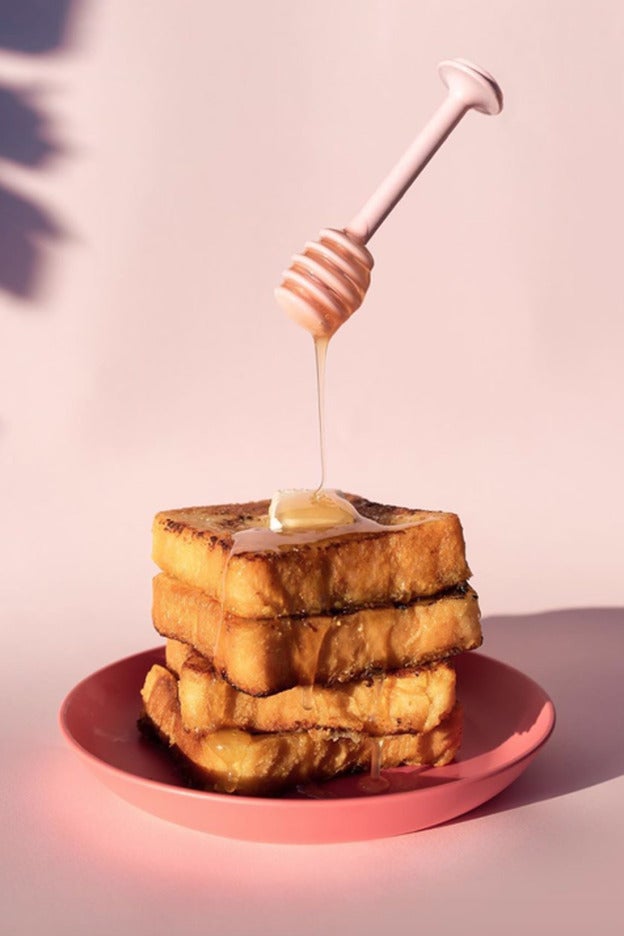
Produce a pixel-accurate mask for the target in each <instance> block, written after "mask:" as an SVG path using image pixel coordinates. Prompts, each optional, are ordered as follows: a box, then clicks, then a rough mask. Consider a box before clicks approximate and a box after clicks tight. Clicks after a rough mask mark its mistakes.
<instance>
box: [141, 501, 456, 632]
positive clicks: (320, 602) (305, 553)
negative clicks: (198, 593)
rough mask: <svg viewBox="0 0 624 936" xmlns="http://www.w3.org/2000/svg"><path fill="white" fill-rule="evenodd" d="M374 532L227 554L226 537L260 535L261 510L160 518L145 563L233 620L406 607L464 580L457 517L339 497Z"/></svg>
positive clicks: (224, 509) (203, 510)
mask: <svg viewBox="0 0 624 936" xmlns="http://www.w3.org/2000/svg"><path fill="white" fill-rule="evenodd" d="M345 496H346V497H347V498H348V499H349V500H351V502H352V503H353V504H354V505H355V507H356V509H357V510H358V511H359V513H360V514H361V515H362V516H363V517H366V518H367V519H369V520H373V521H375V523H378V524H383V529H379V530H376V531H374V532H371V531H370V530H367V531H364V532H358V531H357V530H353V531H348V532H347V533H346V534H345V531H343V533H342V534H341V535H333V536H332V535H331V531H327V535H326V536H325V537H324V538H322V539H315V540H314V541H311V542H305V543H294V544H293V540H292V538H291V539H289V538H288V537H279V535H278V534H276V537H277V539H276V542H277V543H279V548H275V549H270V550H262V551H253V552H242V553H237V552H235V553H234V554H231V551H232V547H233V545H234V540H235V535H236V533H238V532H241V531H243V530H250V529H254V528H264V529H266V527H267V524H268V508H269V502H268V501H256V502H251V503H247V504H230V505H219V506H213V507H192V508H185V509H179V510H168V511H163V512H161V513H159V514H157V516H156V518H155V520H154V525H153V551H152V556H153V559H154V561H155V562H156V564H157V565H158V566H159V568H160V569H162V570H163V571H164V572H166V573H168V574H169V575H171V576H173V577H175V578H177V579H178V580H180V581H181V582H184V583H185V584H187V585H191V586H193V587H195V588H198V589H200V590H202V591H204V592H205V593H206V594H207V595H208V596H209V597H211V598H213V599H215V600H219V601H220V602H221V603H222V604H223V606H224V608H225V609H226V611H228V612H229V613H231V614H235V615H237V616H239V617H249V618H262V617H264V618H272V617H279V616H282V615H289V616H292V615H303V614H305V615H314V614H321V613H326V612H330V611H334V610H344V609H350V608H356V607H361V606H363V605H380V604H387V603H389V602H408V601H411V600H413V599H414V598H416V597H420V596H430V595H435V594H437V593H439V592H441V591H443V590H445V589H447V588H450V587H452V586H454V585H457V584H459V583H460V582H464V581H466V580H467V579H468V578H469V577H470V574H471V573H470V569H469V568H468V565H467V563H466V558H465V547H464V538H463V532H462V528H461V524H460V522H459V518H458V517H457V516H456V515H455V514H453V513H445V512H441V511H424V510H408V509H406V508H400V507H392V506H387V505H383V504H376V503H374V502H372V501H367V500H366V499H364V498H361V497H357V496H355V495H345Z"/></svg>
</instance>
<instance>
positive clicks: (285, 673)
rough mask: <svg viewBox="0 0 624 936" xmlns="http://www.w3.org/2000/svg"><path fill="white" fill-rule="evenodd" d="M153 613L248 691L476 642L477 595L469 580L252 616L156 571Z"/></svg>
mask: <svg viewBox="0 0 624 936" xmlns="http://www.w3.org/2000/svg"><path fill="white" fill-rule="evenodd" d="M152 617H153V622H154V627H155V628H156V630H157V631H158V633H159V634H161V635H162V636H163V637H167V638H173V639H175V640H180V641H182V642H183V643H186V644H190V645H191V646H192V647H194V649H195V650H197V651H198V652H199V653H200V654H201V655H202V656H204V657H206V658H207V659H208V660H210V661H211V662H212V664H213V666H214V668H215V669H216V671H217V672H218V673H219V674H220V675H221V676H223V677H224V678H225V679H226V680H227V681H228V682H229V683H231V684H232V685H233V686H235V687H236V688H238V689H242V690H243V691H244V692H248V693H250V694H251V695H267V694H269V693H272V692H279V691H280V690H282V689H289V688H291V687H292V686H297V685H309V684H310V683H315V682H316V683H321V684H324V685H333V684H335V683H340V682H349V681H351V680H353V679H362V678H364V677H367V676H370V675H372V674H374V673H375V672H376V671H383V672H388V671H392V670H399V669H403V668H405V667H412V668H413V667H418V666H422V665H424V664H425V663H429V662H432V661H434V660H440V659H444V658H447V657H451V656H453V655H454V654H455V653H459V652H462V651H464V650H472V649H474V648H475V647H478V646H480V644H481V641H482V634H481V624H480V614H479V604H478V600H477V595H476V593H475V592H474V591H473V589H472V588H470V586H468V585H462V586H458V587H457V588H455V589H452V590H450V591H448V592H446V593H444V594H443V595H439V596H437V597H435V598H427V599H418V600H416V601H413V602H412V603H411V604H408V605H400V606H394V605H392V606H389V607H383V608H363V609H361V610H358V611H350V612H346V613H342V614H334V615H319V616H314V617H279V618H272V619H271V618H260V619H251V618H241V617H237V616H235V615H232V614H228V613H224V612H222V611H221V608H220V606H219V603H218V602H217V601H216V600H214V599H212V598H210V597H209V596H208V595H207V594H206V593H205V592H202V591H200V590H199V589H198V588H193V587H191V586H189V585H185V584H183V583H182V582H179V581H178V580H177V579H175V578H172V577H171V576H169V575H165V574H164V573H160V574H159V575H157V576H156V577H155V579H154V583H153V603H152Z"/></svg>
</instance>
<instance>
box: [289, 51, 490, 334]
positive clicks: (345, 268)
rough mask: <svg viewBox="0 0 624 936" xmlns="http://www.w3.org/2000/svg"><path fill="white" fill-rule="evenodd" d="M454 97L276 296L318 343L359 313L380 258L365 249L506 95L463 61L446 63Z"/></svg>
mask: <svg viewBox="0 0 624 936" xmlns="http://www.w3.org/2000/svg"><path fill="white" fill-rule="evenodd" d="M438 73H439V74H440V77H441V78H442V81H443V82H444V84H445V85H446V87H447V89H448V94H447V96H446V98H445V99H444V101H443V102H442V104H441V105H440V107H439V108H438V109H437V111H436V112H435V113H434V114H433V116H432V117H431V118H430V120H429V122H428V123H427V124H426V125H425V126H424V127H423V129H422V130H421V131H420V133H419V134H418V136H417V137H416V139H415V140H414V142H413V143H412V144H411V146H410V147H409V149H408V150H407V151H406V152H405V153H404V154H403V156H402V157H401V158H400V159H399V161H398V162H397V164H396V165H395V166H394V168H393V169H392V170H391V171H390V172H389V174H388V175H387V176H386V178H385V179H384V180H383V182H382V183H381V185H379V187H378V188H377V190H376V191H375V192H374V193H373V195H372V196H371V197H370V198H369V199H368V201H367V202H366V203H365V204H364V206H363V207H362V208H361V209H360V211H359V212H358V213H357V214H356V215H355V217H354V218H353V219H352V220H351V221H350V222H349V224H347V226H346V227H345V228H344V229H343V230H342V231H339V230H334V229H332V228H325V229H323V230H322V231H321V232H320V234H319V239H318V240H317V241H309V242H308V243H307V244H306V245H305V247H304V249H303V252H302V253H300V254H297V255H296V256H294V257H293V258H292V262H291V265H290V267H289V268H288V269H287V270H286V271H285V273H284V274H283V279H282V283H281V285H280V286H279V287H278V288H277V289H276V290H275V296H276V299H277V301H278V303H279V305H280V306H281V307H282V309H283V310H284V311H285V312H286V314H287V315H289V316H290V318H292V319H293V320H294V321H295V322H297V323H298V324H299V325H302V326H303V328H305V329H306V330H307V331H309V332H310V333H311V334H312V336H313V337H314V338H315V339H323V338H325V339H328V338H330V337H331V336H332V335H333V334H334V333H335V332H336V331H337V329H338V328H339V327H340V326H341V325H342V324H343V322H345V321H346V320H347V319H348V318H349V317H350V316H351V315H352V314H353V312H355V310H356V309H358V308H359V307H360V305H361V304H362V301H363V299H364V296H365V294H366V291H367V289H368V286H369V283H370V273H371V270H372V268H373V263H374V261H373V257H372V255H371V253H370V251H369V250H367V248H366V246H365V245H366V244H367V243H368V241H369V240H370V238H371V237H372V236H373V234H374V233H375V231H376V230H377V228H378V227H379V225H380V224H381V223H382V221H383V220H384V219H385V218H386V217H387V215H388V214H389V213H390V212H391V211H392V209H393V208H394V206H395V205H396V204H397V202H398V201H400V199H401V198H402V197H403V195H404V194H405V192H406V191H407V189H408V188H409V187H410V185H411V184H412V182H413V181H414V180H415V179H416V177H417V176H418V175H419V174H420V173H421V172H422V170H423V169H424V168H425V166H426V165H427V163H428V162H429V160H430V159H431V157H432V156H433V155H434V153H435V152H436V151H437V150H438V149H439V147H440V146H441V145H442V143H443V142H444V141H445V140H446V138H447V137H448V136H449V134H450V133H451V132H452V131H453V130H454V129H455V127H456V126H457V124H458V123H459V121H460V120H461V119H462V117H463V116H464V115H465V114H466V113H468V111H469V110H471V109H474V110H476V111H478V112H479V113H481V114H498V113H500V111H501V110H502V107H503V94H502V91H501V89H500V88H499V86H498V84H497V83H496V81H495V80H494V78H492V76H491V75H490V74H488V72H486V71H484V70H483V69H482V68H478V67H477V66H476V65H471V64H470V63H469V62H466V61H464V59H453V60H451V61H445V62H441V63H440V65H438Z"/></svg>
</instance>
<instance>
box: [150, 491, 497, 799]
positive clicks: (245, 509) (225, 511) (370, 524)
mask: <svg viewBox="0 0 624 936" xmlns="http://www.w3.org/2000/svg"><path fill="white" fill-rule="evenodd" d="M346 496H347V497H348V499H349V500H350V501H351V503H352V504H353V506H354V507H355V509H356V511H357V513H358V515H359V517H360V518H361V519H362V522H361V523H357V522H356V523H354V524H353V525H352V527H351V528H349V529H344V528H341V529H339V530H337V529H329V530H325V531H323V532H316V533H313V534H312V533H310V534H303V535H299V536H297V535H294V536H293V535H291V534H278V533H270V532H269V530H268V522H269V521H268V512H269V502H268V501H259V502H253V503H247V504H238V505H222V506H217V507H194V508H188V509H179V510H169V511H163V512H162V513H159V514H158V515H157V516H156V518H155V521H154V527H153V558H154V561H155V562H156V564H157V565H158V566H159V568H160V570H161V572H160V573H159V574H158V575H157V576H156V578H155V579H154V595H153V622H154V626H155V628H156V630H157V631H158V633H159V634H161V635H162V636H164V637H165V638H167V643H166V659H165V664H166V665H160V664H156V665H154V666H152V668H151V669H150V671H149V672H148V674H147V676H146V679H145V683H144V686H143V689H142V693H141V694H142V699H143V713H142V716H141V720H140V724H141V726H142V728H143V730H145V731H146V732H147V733H150V734H152V735H155V736H156V737H157V738H158V739H160V741H162V742H164V744H165V745H166V746H167V747H168V749H169V750H170V751H171V753H172V755H173V756H174V757H175V758H176V760H177V761H178V762H179V763H180V764H181V765H182V766H183V768H184V771H185V774H186V776H187V779H188V780H189V782H191V783H192V784H193V785H195V786H199V787H202V788H204V789H207V790H214V791H220V792H228V793H238V794H246V795H271V794H276V793H281V792H284V791H287V790H290V789H292V788H294V787H297V786H299V785H302V784H306V783H309V782H311V781H314V782H318V781H323V780H327V779H330V778H333V777H336V776H339V775H341V774H345V773H356V772H360V773H362V774H363V776H364V777H367V776H370V771H371V767H372V769H373V770H374V771H376V772H377V774H378V772H379V771H380V770H382V769H386V768H391V767H398V766H401V765H432V766H434V765H443V764H446V763H448V762H449V761H451V760H452V759H453V758H454V756H455V755H456V753H457V751H458V748H459V745H460V742H461V731H462V710H461V706H460V703H459V701H458V699H457V697H456V680H455V671H454V668H453V663H452V658H453V656H454V655H455V654H457V653H460V652H463V651H466V650H471V649H473V648H475V647H478V646H479V645H480V643H481V628H480V615H479V607H478V601H477V596H476V594H475V592H474V591H473V590H472V588H471V587H470V586H469V585H468V584H467V580H468V578H469V577H470V570H469V568H468V565H467V563H466V557H465V547H464V538H463V533H462V528H461V525H460V522H459V519H458V517H457V516H456V515H455V514H452V513H445V512H440V511H423V510H407V509H403V508H398V507H390V506H386V505H383V504H376V503H373V502H370V501H367V500H365V499H364V498H361V497H356V496H353V495H346Z"/></svg>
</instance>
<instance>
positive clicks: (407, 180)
mask: <svg viewBox="0 0 624 936" xmlns="http://www.w3.org/2000/svg"><path fill="white" fill-rule="evenodd" d="M438 71H439V73H440V77H441V78H442V81H443V82H444V84H445V85H446V86H447V88H448V94H447V96H446V98H445V99H444V101H443V102H442V104H441V105H440V107H439V108H438V109H437V111H436V112H435V113H434V114H433V116H432V117H431V119H430V120H429V122H428V123H427V124H426V125H425V126H424V127H423V129H422V130H421V131H420V133H419V134H418V136H417V137H416V139H415V140H414V142H413V143H412V145H411V146H410V147H409V149H408V150H407V151H406V152H405V153H404V154H403V156H402V157H401V158H400V159H399V161H398V163H397V164H396V165H395V166H394V168H393V169H392V170H391V171H390V173H389V174H388V175H387V176H386V178H385V179H384V180H383V182H382V183H381V185H380V186H379V187H378V188H377V190H376V191H375V192H374V193H373V195H371V197H370V198H369V199H368V201H367V202H366V204H365V205H364V206H363V207H362V208H361V209H360V211H359V212H358V213H357V214H356V216H355V217H354V218H353V219H352V220H351V221H350V222H349V224H348V225H347V226H346V228H345V231H346V232H347V233H348V234H351V235H352V236H353V237H356V238H357V239H358V240H359V241H361V242H362V243H364V244H366V243H367V242H368V241H369V240H370V238H371V237H372V236H373V234H374V233H375V231H376V230H377V228H378V227H379V225H380V224H381V223H382V222H383V221H384V219H385V218H386V217H387V216H388V215H389V214H390V212H391V211H392V209H393V208H394V206H395V205H396V204H397V202H399V201H400V199H401V198H402V197H403V195H404V194H405V192H406V191H407V190H408V188H409V187H410V185H411V184H412V182H413V181H414V180H415V179H416V178H417V177H418V176H419V175H420V173H421V172H422V170H423V169H424V168H425V166H426V165H427V163H428V162H429V160H430V159H431V157H432V156H433V155H434V154H435V153H436V152H437V150H438V149H439V148H440V146H442V144H443V143H444V141H445V140H446V138H447V137H448V136H449V134H450V133H451V132H452V131H453V130H454V128H455V127H456V126H457V124H458V123H459V121H460V120H461V119H462V117H463V116H464V114H466V113H467V112H468V111H469V110H471V109H472V108H474V109H475V110H477V111H479V112H480V113H483V114H498V113H500V111H501V109H502V106H503V95H502V92H501V90H500V88H499V86H498V85H497V83H496V81H495V80H494V79H493V78H492V76H491V75H490V74H488V72H486V71H484V70H483V69H481V68H478V67H477V66H475V65H471V64H469V63H468V62H465V61H464V60H463V59H454V60H452V61H448V62H442V63H441V64H440V65H439V66H438Z"/></svg>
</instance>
